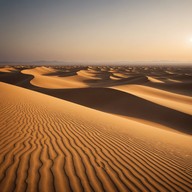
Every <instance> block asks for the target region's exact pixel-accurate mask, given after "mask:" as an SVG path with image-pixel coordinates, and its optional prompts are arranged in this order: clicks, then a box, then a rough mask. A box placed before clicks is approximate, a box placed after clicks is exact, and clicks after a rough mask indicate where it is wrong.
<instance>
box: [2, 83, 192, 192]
mask: <svg viewBox="0 0 192 192" xmlns="http://www.w3.org/2000/svg"><path fill="white" fill-rule="evenodd" d="M0 88H1V94H0V107H1V108H0V189H1V191H3V192H4V191H20V192H22V191H190V190H191V188H192V162H191V158H192V149H191V147H190V146H191V145H192V139H191V136H189V135H184V134H179V133H174V132H170V131H166V130H162V129H158V128H155V127H152V126H148V125H145V124H142V123H141V122H136V121H133V120H130V119H128V118H127V119H125V118H121V117H118V116H115V115H111V114H107V113H104V112H100V111H97V110H93V109H89V108H86V107H83V106H80V105H77V104H73V103H70V102H67V101H64V100H60V99H57V98H54V97H51V96H47V95H44V94H41V93H37V92H35V91H30V90H27V89H24V88H19V87H16V86H13V85H8V84H5V83H0Z"/></svg>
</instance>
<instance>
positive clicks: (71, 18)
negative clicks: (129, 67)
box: [0, 0, 192, 62]
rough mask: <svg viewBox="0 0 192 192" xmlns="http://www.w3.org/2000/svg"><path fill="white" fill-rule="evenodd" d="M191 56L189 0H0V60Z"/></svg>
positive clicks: (176, 58)
mask: <svg viewBox="0 0 192 192" xmlns="http://www.w3.org/2000/svg"><path fill="white" fill-rule="evenodd" d="M37 60H58V61H74V62H119V61H161V60H168V61H192V0H0V61H37Z"/></svg>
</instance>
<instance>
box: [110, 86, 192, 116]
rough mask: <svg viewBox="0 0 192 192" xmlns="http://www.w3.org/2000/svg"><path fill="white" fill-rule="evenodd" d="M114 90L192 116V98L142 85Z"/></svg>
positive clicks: (120, 87) (117, 87)
mask: <svg viewBox="0 0 192 192" xmlns="http://www.w3.org/2000/svg"><path fill="white" fill-rule="evenodd" d="M113 88H115V89H117V90H121V91H124V92H127V93H131V94H133V95H136V96H138V97H140V98H143V99H146V100H148V101H152V102H154V103H157V104H159V105H162V106H165V107H169V108H171V109H175V110H178V111H181V112H183V113H186V114H189V115H192V106H191V105H192V98H191V97H189V96H185V95H179V94H175V93H171V92H168V91H163V90H160V89H155V88H151V87H147V86H142V85H127V86H126V85H123V86H121V85H120V86H115V87H113Z"/></svg>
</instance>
